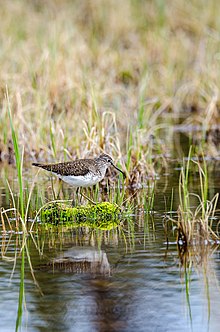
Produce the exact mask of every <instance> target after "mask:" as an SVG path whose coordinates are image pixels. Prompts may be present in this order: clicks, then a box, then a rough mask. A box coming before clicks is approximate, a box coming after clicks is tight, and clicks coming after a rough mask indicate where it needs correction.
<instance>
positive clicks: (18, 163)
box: [6, 89, 24, 219]
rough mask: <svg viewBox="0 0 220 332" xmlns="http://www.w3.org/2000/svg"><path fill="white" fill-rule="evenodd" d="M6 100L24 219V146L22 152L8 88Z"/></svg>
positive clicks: (21, 211) (21, 210)
mask: <svg viewBox="0 0 220 332" xmlns="http://www.w3.org/2000/svg"><path fill="white" fill-rule="evenodd" d="M6 100H7V107H8V116H9V121H10V128H11V136H12V142H13V147H14V153H15V162H16V168H17V174H18V184H19V202H20V213H21V217H22V219H23V218H24V190H23V177H22V169H23V155H24V148H23V149H22V152H21V151H20V148H19V145H18V137H17V133H16V131H15V129H14V125H13V119H12V114H11V106H10V101H9V95H8V89H6Z"/></svg>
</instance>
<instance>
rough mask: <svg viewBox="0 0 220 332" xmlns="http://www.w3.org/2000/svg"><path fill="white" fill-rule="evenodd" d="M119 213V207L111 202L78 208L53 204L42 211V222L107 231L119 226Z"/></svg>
mask: <svg viewBox="0 0 220 332" xmlns="http://www.w3.org/2000/svg"><path fill="white" fill-rule="evenodd" d="M119 213H120V209H119V207H118V205H116V204H112V203H109V202H103V203H97V204H96V205H86V206H76V207H69V206H67V205H64V204H61V203H52V204H50V205H48V206H47V208H45V209H44V210H42V212H41V221H42V222H43V223H49V224H53V225H60V224H65V225H70V226H76V227H78V226H87V227H91V228H100V229H106V230H107V229H112V228H114V227H117V226H118V225H119V223H120V220H119Z"/></svg>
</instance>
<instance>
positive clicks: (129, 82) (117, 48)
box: [0, 0, 220, 173]
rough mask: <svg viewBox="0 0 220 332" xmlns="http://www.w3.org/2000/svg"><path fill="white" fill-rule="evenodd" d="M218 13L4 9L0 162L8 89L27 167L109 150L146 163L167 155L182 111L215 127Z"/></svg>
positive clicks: (77, 5)
mask: <svg viewBox="0 0 220 332" xmlns="http://www.w3.org/2000/svg"><path fill="white" fill-rule="evenodd" d="M219 9H220V4H218V2H217V1H215V0H212V1H209V2H208V3H207V1H204V0H202V1H196V0H194V1H190V2H186V1H184V0H180V1H179V0H178V1H177V0H175V1H170V2H169V4H168V3H166V2H165V1H127V0H122V1H116V0H106V1H100V0H94V1H89V0H88V1H87V0H86V1H79V0H76V1H67V0H65V1H59V0H57V1H50V0H48V1H40V0H39V1H25V0H23V1H18V0H17V1H13V2H11V1H3V2H2V3H1V12H2V15H1V22H0V40H1V53H0V56H1V66H0V76H1V83H0V97H1V113H0V157H1V158H2V159H4V157H6V156H7V154H8V151H7V149H8V146H9V145H10V134H9V130H8V128H9V124H8V117H7V110H6V101H5V98H4V94H5V87H6V85H7V86H8V89H9V95H10V99H11V103H12V110H13V121H14V126H15V127H16V129H17V131H18V133H19V141H20V143H21V144H23V145H25V153H26V159H27V158H31V159H41V160H45V161H46V160H55V159H56V160H63V159H64V158H65V156H66V158H67V157H68V158H69V157H70V156H71V157H75V156H84V155H88V154H89V153H90V154H94V153H98V152H99V151H100V149H105V150H107V152H109V153H111V154H113V156H114V157H115V158H116V160H118V161H120V162H121V163H122V164H123V163H125V162H126V161H127V160H126V158H127V156H126V155H127V153H128V152H127V151H128V149H130V151H131V155H132V157H133V159H132V160H137V161H138V162H139V161H141V160H144V161H145V163H146V162H147V163H148V160H149V159H151V158H148V157H149V156H152V155H153V154H154V153H157V154H158V153H159V152H160V153H162V154H163V155H164V154H165V153H167V152H169V150H170V148H171V147H172V144H173V143H172V131H170V129H169V128H171V125H172V124H173V123H174V122H175V121H176V120H175V119H176V118H178V117H179V114H180V113H181V112H183V106H184V107H185V110H188V109H189V108H190V107H191V106H192V105H195V107H196V117H195V114H192V113H191V112H189V116H190V118H188V120H187V121H191V122H193V123H194V122H199V123H200V124H202V125H203V124H204V121H205V122H206V126H207V128H210V126H211V125H212V124H213V122H214V123H215V124H216V123H218V121H219V107H218V105H219V89H218V87H219V69H220V68H219V64H220V62H219V34H218V31H219V28H220V19H219V15H218V13H219ZM141 107H142V110H141ZM129 131H130V132H132V135H133V140H132V142H133V144H132V145H131V146H130V145H129V144H128V143H127V144H126V142H128V140H127V137H128V136H129ZM152 136H153V137H154V141H153V148H152V147H151V146H150V147H149V145H151V143H149V142H150V138H151V137H152ZM161 137H163V138H164V137H165V140H164V141H163V144H162V142H161ZM128 145H129V146H128ZM148 164H149V163H148ZM136 166H137V164H135V165H134V167H136ZM148 168H151V164H149V165H148ZM153 172H154V165H153V167H152V173H153Z"/></svg>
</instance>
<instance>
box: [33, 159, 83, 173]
mask: <svg viewBox="0 0 220 332" xmlns="http://www.w3.org/2000/svg"><path fill="white" fill-rule="evenodd" d="M33 166H37V167H40V168H43V169H45V170H46V171H49V172H53V173H55V174H59V175H63V176H67V175H74V176H80V175H82V176H83V175H86V174H87V173H88V172H89V165H88V163H87V161H86V160H84V162H83V163H81V162H80V160H75V161H74V162H71V161H70V162H65V163H58V164H39V163H34V164H33Z"/></svg>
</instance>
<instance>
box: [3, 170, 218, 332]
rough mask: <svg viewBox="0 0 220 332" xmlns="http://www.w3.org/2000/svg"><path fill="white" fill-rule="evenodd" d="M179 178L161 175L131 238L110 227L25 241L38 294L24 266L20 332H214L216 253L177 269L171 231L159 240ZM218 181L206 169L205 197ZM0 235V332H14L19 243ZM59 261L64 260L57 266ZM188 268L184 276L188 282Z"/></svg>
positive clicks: (175, 174) (172, 172)
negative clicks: (151, 209)
mask: <svg viewBox="0 0 220 332" xmlns="http://www.w3.org/2000/svg"><path fill="white" fill-rule="evenodd" d="M7 172H8V171H7ZM1 174H3V170H1ZM9 174H10V176H11V179H10V180H11V181H12V182H13V179H14V181H15V182H16V176H15V173H13V170H11V171H10V172H9ZM42 176H44V175H42ZM178 177H179V170H178V168H177V167H174V166H173V165H171V167H170V169H169V170H167V171H166V173H165V174H164V175H161V177H160V180H158V181H157V184H156V201H155V212H154V213H153V214H152V215H151V216H149V217H147V215H146V214H141V215H138V213H137V214H136V215H135V216H134V217H133V220H132V222H133V223H134V225H135V228H134V232H133V234H132V236H130V233H129V229H127V230H126V231H125V233H124V236H121V233H120V232H119V231H117V230H112V231H110V232H104V231H103V232H101V231H99V232H98V233H97V232H94V231H93V232H89V231H88V232H86V233H81V232H80V231H78V230H70V231H69V233H67V234H65V235H64V236H63V238H62V241H61V240H60V238H59V236H58V235H56V234H53V236H51V234H46V233H43V234H41V233H39V234H33V238H31V237H29V238H28V249H29V253H30V256H31V260H32V265H33V268H34V274H35V278H36V280H37V283H38V285H39V288H40V290H39V288H38V287H37V286H36V285H35V284H34V281H33V278H32V275H31V273H30V268H29V264H28V263H27V262H26V272H25V308H24V311H23V317H22V329H21V330H22V331H79V332H84V331H85V332H86V331H123V332H124V331H131V332H133V331H158V332H160V331H161V332H162V331H220V314H219V312H220V285H219V282H220V265H219V263H220V250H219V248H218V247H217V246H216V247H215V248H214V247H211V246H210V247H209V248H208V246H207V249H206V250H205V252H203V253H202V255H201V256H202V259H201V262H200V263H199V262H197V263H198V264H197V265H195V264H194V263H192V261H193V260H190V259H189V261H188V262H187V264H186V265H185V267H184V265H182V264H181V259H180V255H179V252H178V248H177V245H176V243H175V236H173V235H172V234H171V235H170V236H169V243H168V244H167V243H166V237H165V233H164V227H163V222H164V214H165V201H166V200H167V201H169V198H170V197H171V192H172V188H174V206H173V210H176V208H177V205H178V197H177V196H178V195H177V188H178ZM30 178H31V176H30ZM44 180H45V178H44ZM197 180H198V177H197V176H196V175H195V179H194V181H193V185H194V187H192V190H194V191H195V192H197V190H198V181H197ZM219 180H220V166H219V164H215V165H213V164H212V165H211V167H210V194H211V195H212V194H214V193H216V192H218V190H219V187H220V181H219ZM0 187H1V205H2V206H7V204H9V202H8V198H7V195H6V196H5V194H6V192H5V183H4V181H3V182H2V183H1V184H0ZM0 237H1V238H0V240H1V242H0V244H1V251H2V252H5V246H8V248H7V251H6V257H2V259H1V264H0V276H1V278H0V298H1V301H0V331H15V326H16V317H17V308H18V298H19V285H20V258H19V250H18V249H17V248H18V241H19V239H18V235H15V234H13V235H10V234H7V235H4V234H2V233H1V235H0ZM35 241H36V242H35ZM34 242H35V243H37V244H38V248H40V252H41V254H40V253H39V251H38V250H37V248H36V246H35V243H34ZM16 250H17V251H18V257H17V264H16V266H15V267H14V262H13V261H10V260H9V258H10V257H12V258H13V257H14V256H15V252H16ZM189 256H190V253H189ZM189 256H188V257H189ZM61 258H62V259H63V258H65V259H66V260H67V261H68V262H69V263H68V264H61V263H60V262H61ZM62 261H63V260H62ZM71 262H74V263H73V264H71ZM190 263H191V264H192V268H191V269H190V266H189V264H190ZM186 266H187V267H188V268H186ZM13 267H14V272H13ZM188 271H191V274H190V275H188V277H187V272H188Z"/></svg>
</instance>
